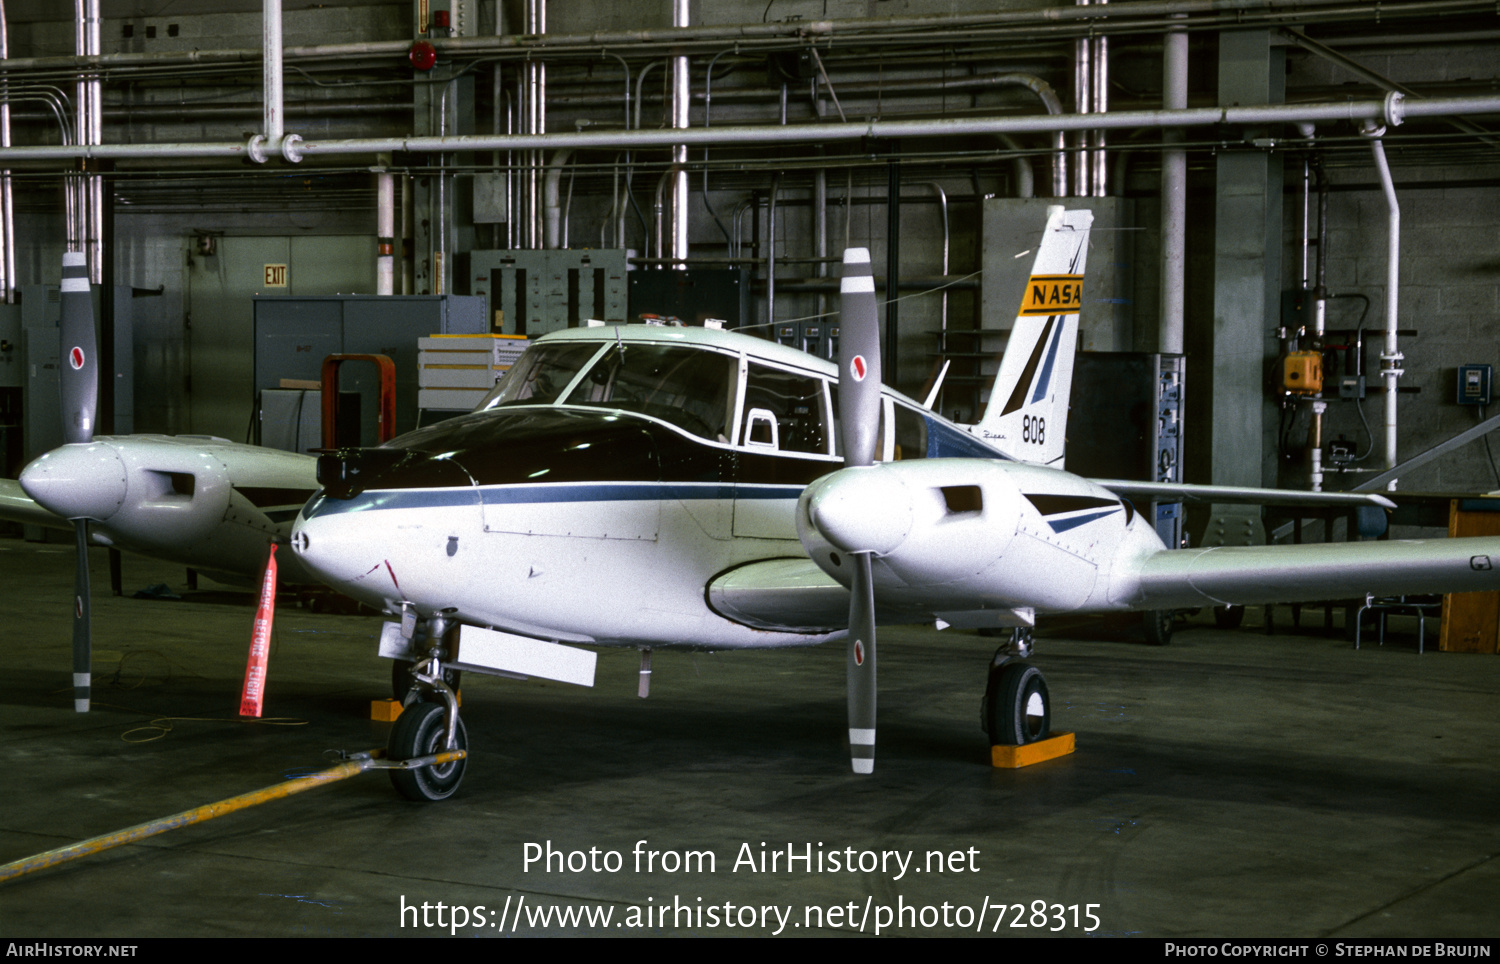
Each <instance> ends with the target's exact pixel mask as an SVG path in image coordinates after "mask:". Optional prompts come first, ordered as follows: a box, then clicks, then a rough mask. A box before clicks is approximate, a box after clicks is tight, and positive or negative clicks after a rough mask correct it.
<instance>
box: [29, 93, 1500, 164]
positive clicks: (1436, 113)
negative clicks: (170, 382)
mask: <svg viewBox="0 0 1500 964" xmlns="http://www.w3.org/2000/svg"><path fill="white" fill-rule="evenodd" d="M1493 113H1500V96H1497V95H1489V94H1486V95H1482V96H1473V97H1433V98H1427V99H1423V100H1417V101H1406V100H1404V99H1402V98H1401V97H1400V95H1399V94H1390V95H1388V96H1387V97H1386V98H1385V99H1384V100H1350V101H1331V102H1321V103H1312V104H1265V105H1256V106H1248V107H1204V108H1188V109H1184V110H1177V111H1164V110H1141V111H1112V112H1111V113H1109V114H1105V115H1102V116H1094V115H1078V114H1073V115H1067V114H1064V115H1058V116H1052V115H1048V116H1024V117H949V118H937V119H930V120H908V121H882V120H869V121H862V122H851V123H848V124H789V125H787V126H785V127H783V126H781V125H779V124H778V125H764V126H735V127H693V128H688V129H687V130H680V131H673V130H634V131H591V130H582V131H570V132H566V133H558V134H538V135H526V134H520V135H505V136H495V135H489V134H485V135H475V134H468V135H455V136H451V137H430V136H421V137H418V136H410V137H368V138H332V139H329V140H325V141H305V142H303V144H302V145H301V150H300V153H301V155H302V156H314V155H318V156H329V157H335V156H349V155H371V154H378V153H380V152H382V151H413V152H441V151H492V150H497V149H498V150H555V149H559V148H563V147H571V148H574V149H588V150H625V149H628V150H643V149H649V148H663V147H671V146H672V145H673V144H674V143H677V142H679V141H685V142H687V144H688V145H689V146H690V147H692V146H705V145H747V144H811V143H847V142H850V141H861V140H864V139H866V138H876V139H899V138H917V137H932V138H941V137H975V136H991V135H995V134H1035V133H1050V132H1053V131H1059V130H1061V131H1077V130H1089V129H1091V128H1094V127H1103V128H1106V129H1109V130H1132V129H1135V128H1155V129H1176V128H1185V127H1211V126H1214V125H1230V126H1236V127H1239V126H1265V125H1267V124H1282V123H1285V124H1298V123H1326V122H1333V121H1350V122H1353V123H1355V124H1358V123H1360V122H1361V121H1373V122H1376V123H1388V124H1398V123H1400V122H1401V121H1402V120H1403V119H1404V118H1406V117H1445V116H1462V115H1471V114H1493ZM244 156H246V152H245V145H244V144H241V143H236V142H196V143H194V142H188V143H169V144H107V145H101V146H87V145H71V144H70V145H36V146H24V147H9V148H0V161H4V162H13V163H14V162H21V161H37V160H58V159H65V158H75V157H111V158H151V159H160V158H164V157H200V158H206V157H223V158H239V157H244Z"/></svg>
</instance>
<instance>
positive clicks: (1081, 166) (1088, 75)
mask: <svg viewBox="0 0 1500 964" xmlns="http://www.w3.org/2000/svg"><path fill="white" fill-rule="evenodd" d="M1073 2H1074V3H1076V4H1077V5H1078V6H1080V7H1086V6H1088V5H1089V0H1073ZM1092 71H1093V46H1092V43H1091V41H1090V38H1088V37H1079V38H1078V39H1077V40H1075V41H1073V110H1074V111H1075V112H1077V113H1079V114H1092V113H1093V112H1094V80H1093V75H1092ZM1088 146H1089V132H1088V131H1086V130H1080V131H1077V132H1075V133H1074V135H1073V196H1074V197H1087V196H1088V195H1089V193H1090V189H1089V175H1090V174H1092V173H1093V166H1092V165H1091V164H1089V150H1088Z"/></svg>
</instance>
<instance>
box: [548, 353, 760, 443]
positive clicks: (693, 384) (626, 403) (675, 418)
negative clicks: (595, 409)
mask: <svg viewBox="0 0 1500 964" xmlns="http://www.w3.org/2000/svg"><path fill="white" fill-rule="evenodd" d="M738 372H739V365H738V360H737V359H736V358H734V357H732V356H730V355H721V354H719V353H718V352H715V351H705V350H704V349H702V348H688V347H684V346H681V345H656V344H630V345H612V346H610V349H609V351H608V352H606V353H605V355H604V357H602V358H600V359H599V361H598V362H597V363H596V364H595V365H594V366H593V368H591V369H589V373H588V375H587V376H586V377H585V378H584V379H583V381H581V382H580V383H579V384H578V387H577V388H576V389H574V390H573V392H572V394H571V395H569V396H568V399H567V402H568V404H569V405H595V406H599V407H602V408H619V409H624V410H625V411H629V412H640V413H641V414H643V415H650V416H653V417H655V418H659V419H661V420H662V421H665V422H670V423H671V424H673V425H676V426H677V427H678V428H681V429H685V430H686V431H688V432H691V433H692V434H694V435H697V436H700V437H702V438H706V439H711V440H714V441H719V442H723V441H727V440H728V432H729V427H728V426H729V391H730V386H731V385H733V384H734V382H735V381H736V379H737V377H738Z"/></svg>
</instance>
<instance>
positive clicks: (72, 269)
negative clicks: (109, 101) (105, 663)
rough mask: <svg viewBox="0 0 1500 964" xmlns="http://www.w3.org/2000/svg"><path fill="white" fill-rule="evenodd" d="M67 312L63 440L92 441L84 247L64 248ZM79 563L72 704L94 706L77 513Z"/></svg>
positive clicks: (61, 342)
mask: <svg viewBox="0 0 1500 964" xmlns="http://www.w3.org/2000/svg"><path fill="white" fill-rule="evenodd" d="M60 300H61V308H62V317H61V319H60V320H59V322H58V346H59V348H60V349H61V354H62V358H61V359H59V361H58V365H57V372H58V387H59V390H60V391H61V394H62V412H63V441H64V442H67V443H72V442H83V443H88V442H90V441H93V438H94V412H95V410H96V409H97V408H98V405H99V362H98V358H97V357H96V355H97V352H96V351H95V348H96V345H95V341H94V300H93V298H92V297H90V294H89V267H88V259H87V258H85V257H84V255H83V253H82V252H79V251H68V252H66V253H64V254H63V264H62V297H61V299H60ZM73 530H74V532H75V533H76V534H77V536H78V548H77V569H76V572H75V575H74V578H73V709H75V710H77V711H78V712H79V713H87V712H88V711H89V698H90V691H91V690H92V688H93V687H92V665H91V664H92V661H93V648H94V647H93V630H92V627H91V625H90V619H89V555H88V548H89V521H88V519H87V518H75V519H74V520H73Z"/></svg>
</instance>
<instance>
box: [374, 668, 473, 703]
mask: <svg viewBox="0 0 1500 964" xmlns="http://www.w3.org/2000/svg"><path fill="white" fill-rule="evenodd" d="M415 665H416V664H415V663H411V662H408V661H406V660H404V659H393V660H391V695H392V696H393V697H395V698H396V702H397V703H405V702H406V694H407V693H410V692H411V688H412V687H413V686H415V685H417V681H416V680H415V679H413V678H412V675H411V669H412V667H413V666H415ZM463 677H464V674H463V671H462V670H456V669H452V668H449V669H445V670H443V682H444V683H447V684H448V688H449V689H450V690H452V691H453V692H455V693H457V692H458V684H459V683H461V682H463Z"/></svg>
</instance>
